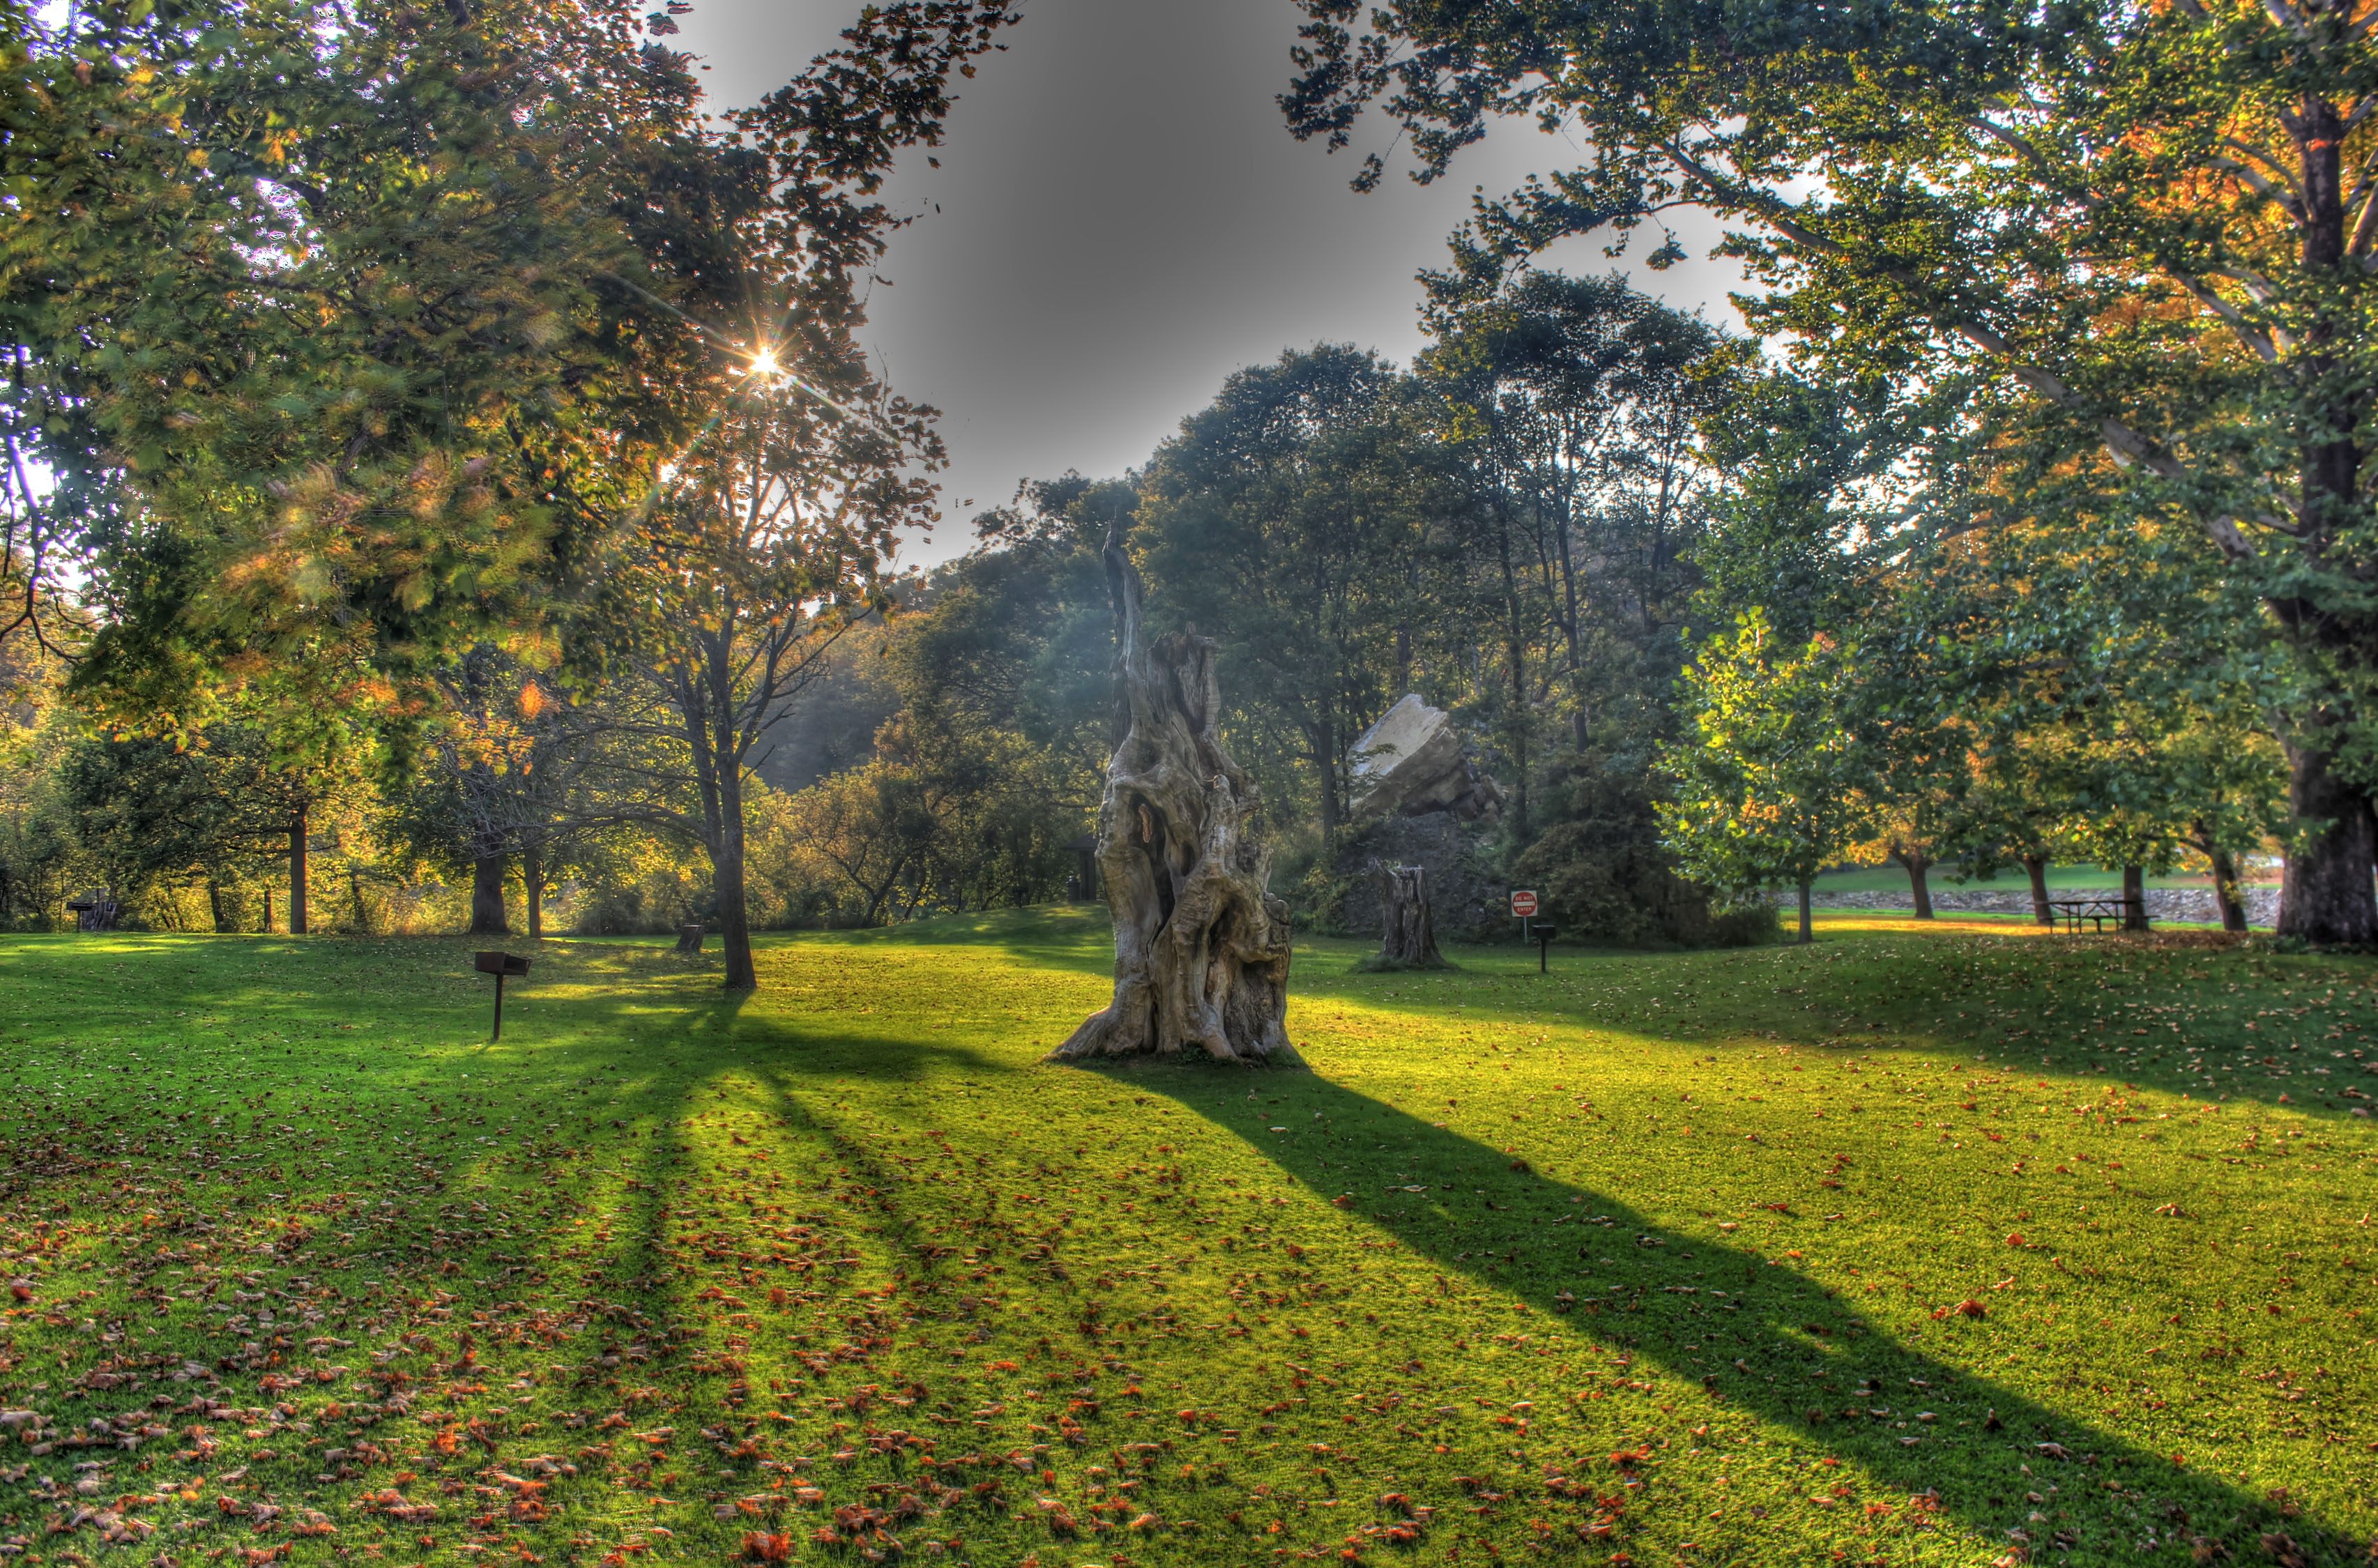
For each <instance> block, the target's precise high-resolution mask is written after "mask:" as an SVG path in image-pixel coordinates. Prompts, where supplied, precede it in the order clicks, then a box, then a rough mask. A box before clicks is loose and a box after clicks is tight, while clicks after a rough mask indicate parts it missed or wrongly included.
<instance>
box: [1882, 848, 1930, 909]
mask: <svg viewBox="0 0 2378 1568" xmlns="http://www.w3.org/2000/svg"><path fill="white" fill-rule="evenodd" d="M1891 858H1892V860H1895V861H1897V862H1899V863H1900V864H1901V865H1903V866H1904V867H1906V869H1907V886H1908V887H1909V889H1910V890H1911V891H1912V892H1914V893H1915V895H1916V919H1917V920H1930V919H1932V918H1933V915H1932V885H1931V883H1930V882H1928V881H1927V880H1926V879H1925V878H1926V874H1927V873H1928V872H1929V871H1931V869H1932V860H1931V857H1930V856H1928V855H1926V854H1923V853H1921V852H1920V851H1916V850H1892V851H1891Z"/></svg>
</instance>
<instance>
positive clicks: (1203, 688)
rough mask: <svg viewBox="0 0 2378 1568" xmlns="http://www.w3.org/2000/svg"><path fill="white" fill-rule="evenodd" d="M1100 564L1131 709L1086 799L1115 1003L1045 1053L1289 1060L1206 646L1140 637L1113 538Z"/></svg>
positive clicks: (1271, 930) (1283, 914) (1266, 924)
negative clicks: (1095, 799)
mask: <svg viewBox="0 0 2378 1568" xmlns="http://www.w3.org/2000/svg"><path fill="white" fill-rule="evenodd" d="M1106 568H1107V580H1108V585H1109V587H1110V588H1111V591H1112V593H1113V595H1114V601H1115V612H1116V620H1117V622H1118V626H1117V632H1118V641H1119V643H1120V645H1121V654H1122V676H1123V680H1122V686H1123V697H1124V700H1125V703H1126V705H1127V706H1128V708H1129V712H1130V729H1129V730H1128V731H1127V732H1126V733H1125V734H1124V736H1123V743H1122V744H1121V745H1119V746H1117V747H1116V748H1115V753H1114V756H1113V758H1112V759H1111V761H1110V762H1109V763H1108V764H1107V786H1106V796H1105V799H1104V800H1103V801H1102V802H1100V803H1099V833H1098V839H1099V870H1100V872H1101V873H1102V874H1103V875H1104V878H1105V882H1106V895H1107V908H1108V909H1109V911H1111V912H1112V914H1113V917H1114V934H1115V989H1114V1000H1113V1002H1112V1003H1111V1004H1110V1005H1109V1006H1108V1007H1107V1009H1106V1011H1104V1012H1102V1013H1099V1014H1097V1015H1095V1016H1094V1017H1092V1018H1090V1019H1087V1020H1086V1021H1085V1022H1084V1023H1083V1024H1082V1026H1081V1027H1080V1028H1079V1029H1077V1030H1075V1031H1074V1032H1073V1035H1072V1037H1071V1038H1069V1039H1068V1040H1066V1042H1065V1043H1063V1044H1062V1045H1060V1046H1058V1047H1057V1049H1056V1050H1054V1051H1052V1052H1051V1053H1050V1059H1051V1060H1052V1061H1078V1060H1081V1059H1083V1058H1085V1057H1090V1056H1127V1055H1143V1054H1157V1055H1175V1054H1178V1053H1181V1052H1183V1051H1186V1050H1189V1049H1192V1048H1195V1049H1197V1050H1202V1051H1204V1052H1205V1053H1206V1054H1207V1055H1210V1056H1212V1057H1214V1058H1215V1059H1216V1060H1218V1061H1226V1062H1243V1063H1246V1064H1249V1065H1255V1064H1258V1063H1269V1064H1278V1065H1287V1066H1302V1065H1303V1061H1302V1059H1301V1058H1300V1057H1299V1056H1298V1055H1297V1054H1296V1050H1295V1047H1293V1046H1292V1045H1291V1044H1290V1043H1289V1041H1288V1024H1287V1017H1288V964H1289V934H1288V905H1287V904H1286V903H1285V902H1283V901H1282V900H1280V899H1275V898H1273V897H1272V896H1271V892H1270V889H1269V887H1267V879H1268V877H1269V874H1270V870H1271V851H1270V850H1269V848H1268V846H1267V845H1266V844H1265V843H1264V842H1263V840H1262V838H1261V837H1260V836H1259V834H1258V832H1257V826H1258V824H1259V821H1260V816H1261V812H1262V807H1263V802H1262V797H1261V795H1260V794H1259V793H1258V791H1257V790H1256V789H1255V784H1254V782H1253V780H1251V779H1249V778H1247V776H1246V775H1245V774H1244V773H1243V772H1241V771H1240V769H1239V766H1238V765H1237V764H1236V763H1234V762H1232V761H1231V758H1230V755H1229V754H1228V753H1226V752H1225V751H1223V749H1222V744H1221V740H1220V738H1219V736H1218V735H1216V734H1215V732H1214V725H1215V722H1216V720H1217V719H1218V718H1219V717H1220V714H1221V706H1222V704H1221V694H1220V693H1219V689H1218V688H1217V686H1216V684H1215V679H1214V650H1215V645H1214V642H1213V640H1212V639H1211V638H1208V637H1199V636H1195V635H1193V634H1187V633H1175V634H1173V635H1171V636H1168V637H1165V638H1162V639H1161V640H1159V642H1158V643H1157V644H1156V645H1154V646H1153V647H1149V646H1147V645H1145V644H1144V643H1143V642H1142V641H1141V637H1140V624H1139V605H1140V583H1139V573H1138V572H1137V571H1136V570H1135V568H1134V567H1133V566H1132V564H1131V561H1129V559H1128V558H1126V557H1125V556H1124V554H1123V550H1122V549H1120V548H1119V547H1118V546H1117V545H1116V543H1115V541H1114V539H1113V538H1112V537H1109V539H1108V541H1107V547H1106Z"/></svg>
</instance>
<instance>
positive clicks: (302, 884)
mask: <svg viewBox="0 0 2378 1568" xmlns="http://www.w3.org/2000/svg"><path fill="white" fill-rule="evenodd" d="M289 934H290V935H292V936H303V935H306V813H305V809H304V808H303V807H300V808H299V809H298V811H297V812H296V813H295V814H294V815H292V816H291V817H290V819H289Z"/></svg>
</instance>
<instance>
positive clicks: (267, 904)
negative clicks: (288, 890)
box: [257, 884, 272, 932]
mask: <svg viewBox="0 0 2378 1568" xmlns="http://www.w3.org/2000/svg"><path fill="white" fill-rule="evenodd" d="M257 929H258V930H259V931H264V932H270V930H271V929H272V888H271V887H270V885H269V884H268V885H267V886H266V887H265V889H264V923H263V924H262V925H260V926H258V927H257Z"/></svg>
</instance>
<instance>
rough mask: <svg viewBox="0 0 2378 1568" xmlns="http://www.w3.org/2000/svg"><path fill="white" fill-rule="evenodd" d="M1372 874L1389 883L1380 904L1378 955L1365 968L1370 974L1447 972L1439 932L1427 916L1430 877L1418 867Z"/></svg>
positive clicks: (1397, 867)
mask: <svg viewBox="0 0 2378 1568" xmlns="http://www.w3.org/2000/svg"><path fill="white" fill-rule="evenodd" d="M1372 870H1373V871H1374V872H1375V874H1378V875H1380V876H1382V877H1385V878H1386V879H1387V887H1386V896H1385V897H1384V898H1382V899H1380V900H1379V905H1380V910H1381V912H1382V915H1383V917H1384V918H1383V920H1382V922H1381V924H1382V930H1381V931H1380V933H1379V951H1378V954H1377V956H1376V957H1375V958H1373V959H1371V960H1370V961H1369V962H1368V963H1366V964H1364V965H1363V967H1364V968H1365V969H1370V970H1403V969H1446V968H1448V967H1450V966H1448V965H1447V963H1446V961H1445V955H1444V954H1442V953H1440V952H1438V951H1437V950H1436V932H1435V927H1434V926H1433V925H1432V924H1431V923H1430V921H1429V915H1428V873H1427V872H1426V871H1425V870H1423V868H1422V867H1420V866H1416V865H1380V864H1379V863H1378V862H1372Z"/></svg>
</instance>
